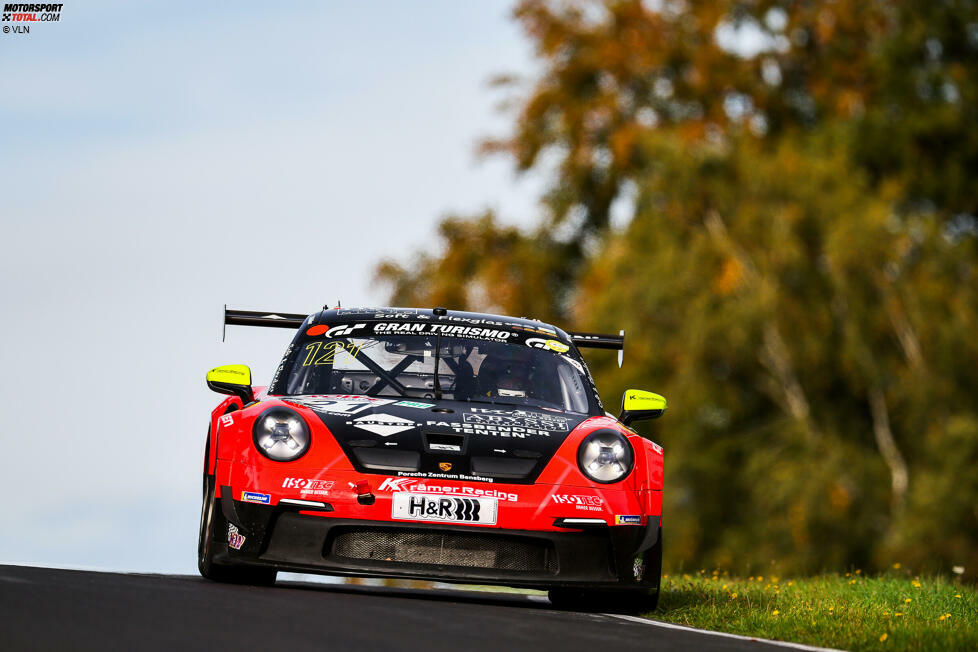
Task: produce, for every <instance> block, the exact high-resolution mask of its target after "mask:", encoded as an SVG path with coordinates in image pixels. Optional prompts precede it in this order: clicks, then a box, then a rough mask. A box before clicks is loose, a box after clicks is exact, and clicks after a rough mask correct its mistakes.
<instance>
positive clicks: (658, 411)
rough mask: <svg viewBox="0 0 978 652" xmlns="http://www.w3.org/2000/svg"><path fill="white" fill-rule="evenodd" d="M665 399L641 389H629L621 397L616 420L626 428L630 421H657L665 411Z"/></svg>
mask: <svg viewBox="0 0 978 652" xmlns="http://www.w3.org/2000/svg"><path fill="white" fill-rule="evenodd" d="M667 407H668V406H667V405H666V397H665V396H661V395H659V394H655V393H653V392H646V391H644V390H641V389H629V390H627V391H626V392H625V395H624V396H622V397H621V414H620V415H619V416H618V420H619V421H621V422H622V423H623V424H625V425H626V426H627V425H629V424H630V423H631V422H632V421H641V420H642V419H658V418H659V417H661V416H662V414H663V413H664V412H665V411H666V408H667Z"/></svg>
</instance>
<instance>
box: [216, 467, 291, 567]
mask: <svg viewBox="0 0 978 652" xmlns="http://www.w3.org/2000/svg"><path fill="white" fill-rule="evenodd" d="M221 522H224V519H223V518H221V514H220V505H219V504H218V501H217V481H216V480H215V478H214V476H211V475H207V474H206V473H205V474H204V499H203V504H202V505H201V509H200V535H199V537H198V539H197V570H198V571H200V574H201V575H202V576H203V577H205V578H206V579H209V580H213V581H215V582H226V583H229V584H251V585H254V586H271V585H273V584H275V577H276V575H278V572H277V571H275V570H271V569H267V568H245V567H241V566H227V565H224V564H219V563H217V562H216V561H214V552H215V550H214V549H215V547H216V543H217V541H218V539H217V538H216V536H215V528H216V527H217V526H218V525H219V524H220V523H221Z"/></svg>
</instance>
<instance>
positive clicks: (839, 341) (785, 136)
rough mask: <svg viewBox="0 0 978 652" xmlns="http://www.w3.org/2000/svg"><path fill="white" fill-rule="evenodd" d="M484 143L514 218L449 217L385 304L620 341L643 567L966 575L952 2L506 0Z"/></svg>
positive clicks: (971, 447) (972, 270)
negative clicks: (521, 41)
mask: <svg viewBox="0 0 978 652" xmlns="http://www.w3.org/2000/svg"><path fill="white" fill-rule="evenodd" d="M514 17H515V19H516V20H517V21H519V22H520V23H521V25H522V27H523V28H524V30H525V33H526V35H527V37H528V38H529V39H530V40H531V41H532V44H533V46H534V48H535V52H536V56H537V58H538V63H539V64H540V71H539V76H538V77H535V78H533V79H519V78H513V77H501V78H500V79H498V80H496V83H497V85H498V86H500V87H501V88H503V89H504V90H503V91H502V92H505V93H506V97H507V99H508V102H507V104H508V107H509V108H508V110H509V111H510V112H511V113H512V114H513V118H514V124H513V129H512V133H511V134H510V135H509V136H507V137H505V138H499V139H494V140H491V141H487V142H486V143H484V145H483V151H484V152H485V153H486V154H487V155H503V156H508V157H510V158H511V159H512V161H513V162H514V164H515V166H516V168H517V169H518V170H521V171H527V170H543V171H544V172H546V174H547V175H548V177H549V188H548V190H547V192H546V195H545V196H544V197H542V198H541V210H540V215H538V216H537V217H536V224H535V226H534V227H532V228H529V229H520V228H515V227H510V226H505V225H503V224H501V223H500V222H499V221H498V220H497V219H496V217H495V216H494V215H493V214H492V213H491V212H489V213H484V214H479V215H472V216H453V217H448V218H446V219H445V220H444V221H443V222H442V224H441V226H440V250H438V251H432V250H426V251H424V252H419V253H417V254H416V255H415V256H413V257H412V258H410V259H409V260H405V261H384V262H382V263H381V264H380V265H379V267H378V270H377V277H378V280H379V281H380V282H381V283H384V284H387V286H388V287H389V288H390V290H391V302H392V304H393V305H422V306H432V305H443V306H448V307H451V308H454V309H470V310H480V311H491V312H502V313H506V314H514V315H526V316H532V317H537V318H540V319H543V320H545V321H553V322H556V323H558V324H560V325H562V326H563V327H564V328H566V329H578V330H589V331H608V332H617V330H618V329H619V328H624V329H626V331H627V333H628V339H627V347H626V355H625V365H624V367H623V368H622V369H621V370H619V369H618V368H617V365H616V363H615V360H614V356H613V355H610V354H603V353H601V352H595V353H590V354H587V355H588V358H589V361H590V363H591V367H592V370H593V371H594V373H595V376H596V378H597V380H598V384H599V387H600V388H601V389H602V390H603V392H604V393H603V400H604V401H605V402H606V404H607V405H609V406H614V405H617V404H618V402H619V400H620V398H619V397H620V395H621V392H622V391H623V390H624V389H625V388H626V387H639V388H645V389H651V390H654V391H660V392H661V393H663V394H665V395H666V396H667V397H668V399H669V404H670V411H669V413H668V415H667V416H666V418H664V419H663V420H662V421H659V422H655V423H653V424H651V425H644V424H643V432H644V433H645V434H647V435H648V436H650V437H652V438H654V439H655V440H657V441H659V442H660V443H662V444H663V445H664V446H665V448H666V451H667V464H666V469H667V478H666V482H667V491H666V494H665V496H666V511H665V515H664V523H665V527H666V528H667V529H668V534H667V537H668V543H667V547H666V555H667V566H668V567H671V568H673V569H679V568H683V567H685V568H700V567H704V566H711V567H712V566H718V567H722V568H728V569H731V570H737V571H742V572H748V571H749V572H753V571H756V572H761V571H763V570H766V569H769V568H770V565H771V564H772V563H773V564H776V568H777V570H778V572H782V573H804V572H815V571H819V570H830V571H831V570H839V569H843V568H846V567H847V566H850V565H852V566H856V567H860V568H865V569H873V568H875V569H882V568H885V567H888V566H889V565H891V564H892V563H895V562H900V563H902V564H903V565H904V566H910V567H912V568H914V569H916V570H920V571H936V572H944V573H947V572H949V571H950V570H951V569H952V567H954V566H963V567H965V569H966V571H965V573H966V576H967V577H969V578H970V579H974V578H975V577H978V268H976V263H978V219H976V216H978V3H976V2H974V1H972V0H906V1H903V2H891V1H887V0H869V1H867V0H836V1H835V2H814V1H805V2H786V1H784V0H781V1H776V0H770V1H769V0H756V1H748V0H742V1H731V0H713V1H710V2H693V1H684V0H658V1H648V2H644V3H643V2H636V1H613V0H609V1H607V2H573V3H565V4H557V3H553V2H547V1H545V0H524V1H523V2H520V3H519V4H518V5H517V6H516V7H515V9H514Z"/></svg>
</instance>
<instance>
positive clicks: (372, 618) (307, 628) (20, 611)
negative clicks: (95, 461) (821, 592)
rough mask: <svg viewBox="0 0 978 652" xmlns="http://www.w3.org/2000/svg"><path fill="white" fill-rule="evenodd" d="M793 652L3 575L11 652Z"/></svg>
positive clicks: (340, 592)
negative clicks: (335, 651) (486, 651)
mask: <svg viewBox="0 0 978 652" xmlns="http://www.w3.org/2000/svg"><path fill="white" fill-rule="evenodd" d="M89 649H98V650H123V649H124V650H167V651H174V650H176V651H178V652H183V651H185V650H202V649H210V650H220V651H221V652H226V651H236V650H276V651H278V650H282V651H287V652H296V651H298V650H353V651H355V652H365V651H369V650H384V651H385V652H404V651H407V650H458V651H469V650H492V651H498V650H502V651H505V652H511V651H513V650H534V651H535V652H543V651H546V650H561V651H568V650H588V651H590V652H610V651H611V650H614V651H615V652H617V651H619V650H677V651H686V650H690V651H692V650H697V651H698V650H704V651H712V650H784V649H785V648H784V647H780V646H774V645H771V644H768V643H763V642H754V641H748V640H741V639H734V638H722V637H717V636H712V635H708V634H701V633H699V632H695V631H684V630H676V629H666V628H662V627H658V626H655V625H653V624H646V623H644V622H634V621H629V620H624V619H621V618H617V617H614V616H609V615H602V614H585V613H574V612H567V611H558V610H555V609H553V608H552V607H551V606H550V604H549V602H546V601H545V600H543V599H540V598H536V599H533V598H530V597H528V596H523V595H511V594H495V593H479V592H472V591H456V590H415V589H399V588H388V587H367V586H350V585H342V584H336V585H333V584H318V583H305V582H279V583H277V584H276V585H275V586H274V587H269V588H259V587H249V586H234V585H226V584H216V583H214V582H209V581H207V580H204V579H202V578H199V577H191V576H181V575H132V574H118V573H99V572H91V571H77V570H59V569H50V568H34V567H29V566H0V650H4V651H8V650H89Z"/></svg>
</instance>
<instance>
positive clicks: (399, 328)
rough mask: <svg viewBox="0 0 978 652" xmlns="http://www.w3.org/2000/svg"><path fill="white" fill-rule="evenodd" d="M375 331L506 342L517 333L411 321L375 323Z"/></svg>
mask: <svg viewBox="0 0 978 652" xmlns="http://www.w3.org/2000/svg"><path fill="white" fill-rule="evenodd" d="M374 332H375V333H389V334H392V335H437V334H441V335H445V336H450V337H470V338H477V339H482V340H494V341H497V342H505V341H506V340H507V339H509V338H510V337H513V336H515V333H512V332H510V331H504V330H499V329H494V328H479V327H475V326H452V325H450V324H429V323H411V322H379V323H377V324H374Z"/></svg>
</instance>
